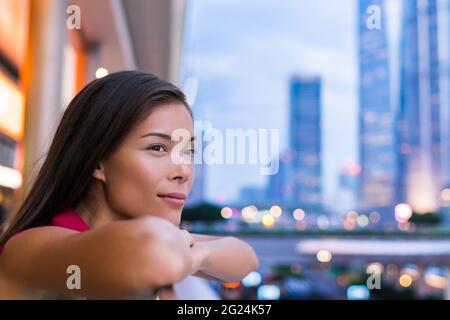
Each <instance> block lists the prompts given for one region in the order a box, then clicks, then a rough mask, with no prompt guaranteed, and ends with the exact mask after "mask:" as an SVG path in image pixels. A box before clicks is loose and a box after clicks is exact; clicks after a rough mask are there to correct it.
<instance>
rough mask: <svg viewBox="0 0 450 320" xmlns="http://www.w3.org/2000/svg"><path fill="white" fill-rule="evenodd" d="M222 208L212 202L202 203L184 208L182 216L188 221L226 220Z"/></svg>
mask: <svg viewBox="0 0 450 320" xmlns="http://www.w3.org/2000/svg"><path fill="white" fill-rule="evenodd" d="M220 210H221V208H220V207H219V206H217V205H215V204H212V203H206V202H205V203H201V204H198V205H195V206H192V207H188V208H183V212H182V218H183V220H186V221H205V222H214V221H221V220H224V218H222V216H221V215H220Z"/></svg>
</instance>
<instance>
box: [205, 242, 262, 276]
mask: <svg viewBox="0 0 450 320" xmlns="http://www.w3.org/2000/svg"><path fill="white" fill-rule="evenodd" d="M201 245H203V246H206V249H207V252H208V254H207V256H206V258H205V259H204V261H203V263H202V264H201V266H200V268H199V270H198V274H197V275H200V276H201V275H206V276H209V278H210V279H217V280H220V281H225V282H238V281H240V280H242V279H243V278H244V277H245V276H246V275H247V274H248V273H250V272H251V271H254V270H256V269H258V266H259V262H258V258H257V257H256V254H255V252H254V250H253V249H252V247H250V246H249V245H248V244H247V243H245V242H244V241H242V240H239V239H237V238H234V237H223V238H219V239H217V240H211V241H204V242H202V243H201Z"/></svg>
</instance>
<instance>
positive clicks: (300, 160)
mask: <svg viewBox="0 0 450 320" xmlns="http://www.w3.org/2000/svg"><path fill="white" fill-rule="evenodd" d="M289 136H290V149H291V150H293V151H294V152H295V156H294V160H293V170H292V171H293V177H292V179H293V193H292V201H293V204H294V205H297V206H300V207H301V208H305V209H308V210H312V211H319V210H321V207H322V184H321V176H322V166H321V149H322V148H321V80H320V78H318V77H303V76H297V77H293V78H292V79H291V83H290V133H289Z"/></svg>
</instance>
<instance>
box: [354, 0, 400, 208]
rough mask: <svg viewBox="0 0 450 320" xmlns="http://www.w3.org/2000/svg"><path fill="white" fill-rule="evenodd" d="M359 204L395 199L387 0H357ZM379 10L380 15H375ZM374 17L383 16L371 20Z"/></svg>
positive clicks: (373, 204) (379, 204)
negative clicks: (386, 23) (386, 16)
mask: <svg viewBox="0 0 450 320" xmlns="http://www.w3.org/2000/svg"><path fill="white" fill-rule="evenodd" d="M358 5H359V6H358V17H359V19H358V56H359V160H360V164H361V173H360V180H359V182H360V183H359V184H360V186H359V195H358V198H359V201H358V202H359V207H360V208H361V209H363V210H369V209H374V208H377V209H379V210H380V209H382V208H390V207H392V206H393V204H394V202H395V182H396V159H395V139H394V137H395V129H394V121H393V120H394V119H393V110H392V106H391V95H390V72H389V53H388V42H387V38H386V26H385V21H386V19H385V3H384V0H360V1H359V3H358ZM376 12H378V13H379V16H372V14H375V13H376ZM371 19H380V21H378V22H377V21H374V22H375V23H374V24H373V25H372V24H371Z"/></svg>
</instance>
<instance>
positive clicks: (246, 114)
mask: <svg viewBox="0 0 450 320" xmlns="http://www.w3.org/2000/svg"><path fill="white" fill-rule="evenodd" d="M400 5H401V1H400V0H392V1H388V2H387V8H386V10H383V12H382V19H383V26H384V27H385V28H386V29H387V34H388V42H389V48H390V51H389V53H390V55H391V56H392V57H394V56H395V54H396V53H397V52H398V44H397V43H398V39H399V23H400V22H399V21H398V20H399V14H400ZM357 6H358V1H356V0H345V1H339V2H337V1H330V0H321V1H316V2H310V1H286V2H283V5H282V6H281V5H279V3H277V2H276V1H246V2H244V3H242V2H238V1H214V2H208V1H201V0H194V1H190V2H189V4H188V7H187V13H186V21H185V40H184V52H183V57H182V70H181V72H182V81H181V83H182V85H184V89H185V90H186V93H187V95H188V96H190V97H191V98H194V103H193V109H194V113H195V116H196V118H197V119H200V120H209V121H211V123H212V125H213V126H214V127H215V128H219V129H221V130H225V129H226V128H244V129H247V128H279V129H280V137H281V141H280V147H281V152H283V151H284V150H286V149H287V148H288V147H289V145H288V141H289V103H290V102H289V85H290V79H291V78H292V77H295V76H319V77H320V78H321V79H322V109H321V112H322V127H323V128H322V129H323V133H322V161H323V171H322V187H323V200H324V204H325V206H327V207H330V206H332V205H333V203H334V202H335V201H336V200H337V199H336V197H337V196H338V194H337V192H338V180H339V175H340V173H341V172H342V170H343V169H344V168H345V167H348V166H349V165H350V166H351V165H355V164H357V163H358V160H359V159H358V152H359V146H358V133H357V132H358V112H359V110H358V108H359V106H358V41H357V40H358V39H357V36H358V28H357V27H358V22H357V19H358V13H357ZM397 54H398V53H397ZM390 60H391V63H395V59H390ZM394 68H395V66H394ZM392 76H393V77H395V74H394V75H392ZM392 85H393V86H395V85H398V83H397V84H396V81H395V78H394V79H393V81H392ZM393 107H395V103H394V104H393ZM261 111H262V112H261ZM255 114H257V115H258V118H256V119H255V117H254V115H255ZM206 170H207V171H208V172H207V174H206V177H207V178H206V182H205V184H206V188H205V190H207V192H206V194H205V197H206V199H207V200H210V201H213V202H217V203H228V202H233V201H237V200H239V197H240V192H241V191H242V188H246V187H251V186H256V187H260V188H264V187H265V186H266V184H267V183H268V179H267V178H268V177H265V176H261V175H260V174H259V167H258V166H249V165H246V166H242V165H241V166H236V165H233V166H230V165H215V166H212V165H209V166H208V167H207V169H206Z"/></svg>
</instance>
